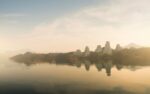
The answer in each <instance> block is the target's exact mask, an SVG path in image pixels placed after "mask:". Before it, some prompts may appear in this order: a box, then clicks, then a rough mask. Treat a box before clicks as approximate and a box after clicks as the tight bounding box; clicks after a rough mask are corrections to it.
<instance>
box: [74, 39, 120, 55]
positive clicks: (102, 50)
mask: <svg viewBox="0 0 150 94" xmlns="http://www.w3.org/2000/svg"><path fill="white" fill-rule="evenodd" d="M120 50H122V47H121V46H120V45H119V44H117V45H116V48H115V51H120ZM112 51H113V49H112V48H111V46H110V42H109V41H106V44H105V46H104V47H102V46H101V45H98V46H97V48H96V49H95V52H96V53H102V54H107V55H111V54H112ZM90 52H91V51H90V49H89V47H88V46H86V47H85V50H84V52H81V50H79V49H78V50H76V52H74V54H75V55H84V56H88V55H89V54H90Z"/></svg>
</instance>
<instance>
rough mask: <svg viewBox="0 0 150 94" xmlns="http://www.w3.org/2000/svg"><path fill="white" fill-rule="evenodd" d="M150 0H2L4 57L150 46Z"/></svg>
mask: <svg viewBox="0 0 150 94" xmlns="http://www.w3.org/2000/svg"><path fill="white" fill-rule="evenodd" d="M149 5H150V0H0V46H1V47H0V52H9V51H22V50H30V51H34V52H68V51H74V50H76V49H81V50H83V49H84V47H85V46H89V47H90V49H91V50H94V49H95V48H96V46H97V45H102V46H103V45H104V44H105V42H106V41H110V43H111V45H112V47H115V45H116V44H117V43H119V44H121V45H123V46H124V45H127V44H129V43H136V44H139V45H142V46H150V26H149V25H150V6H149Z"/></svg>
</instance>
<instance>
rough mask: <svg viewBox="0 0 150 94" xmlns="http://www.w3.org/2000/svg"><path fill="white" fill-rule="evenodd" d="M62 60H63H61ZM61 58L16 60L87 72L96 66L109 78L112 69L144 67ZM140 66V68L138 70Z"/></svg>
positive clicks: (113, 62)
mask: <svg viewBox="0 0 150 94" xmlns="http://www.w3.org/2000/svg"><path fill="white" fill-rule="evenodd" d="M61 59H62V58H61ZM61 59H60V58H59V60H56V59H52V60H40V59H38V60H34V59H33V58H30V59H29V58H28V59H20V60H14V61H15V62H17V63H23V64H25V65H26V66H32V65H34V64H39V63H48V64H56V65H67V66H75V67H77V68H80V67H81V66H84V67H85V70H86V71H90V67H91V66H95V67H96V69H97V71H101V70H105V72H106V75H107V76H111V69H112V68H116V69H117V70H118V71H120V70H121V69H123V68H126V69H130V70H132V71H135V70H137V69H139V66H143V65H138V64H137V65H129V64H128V63H127V64H123V63H122V62H115V61H113V60H111V59H108V60H97V61H96V62H91V61H90V60H88V59H82V60H79V59H76V58H72V59H69V60H64V59H62V60H61ZM137 66H138V68H137Z"/></svg>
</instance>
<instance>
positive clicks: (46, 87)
mask: <svg viewBox="0 0 150 94" xmlns="http://www.w3.org/2000/svg"><path fill="white" fill-rule="evenodd" d="M29 61H30V62H29ZM0 63H1V65H0V94H150V80H149V79H150V74H149V71H150V67H149V66H148V65H145V66H144V65H140V64H138V65H129V64H122V63H116V62H114V61H113V60H103V61H97V62H91V61H89V60H88V59H84V60H82V61H77V60H74V62H71V63H70V62H63V61H62V62H61V61H57V60H52V61H50V62H45V61H42V60H41V61H34V60H32V62H31V60H28V62H26V61H24V62H23V61H22V62H14V61H11V60H8V59H7V60H2V61H0Z"/></svg>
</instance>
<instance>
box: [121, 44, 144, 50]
mask: <svg viewBox="0 0 150 94" xmlns="http://www.w3.org/2000/svg"><path fill="white" fill-rule="evenodd" d="M141 47H142V46H140V45H138V44H135V43H130V44H128V45H126V46H125V47H124V48H128V49H129V48H141Z"/></svg>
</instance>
